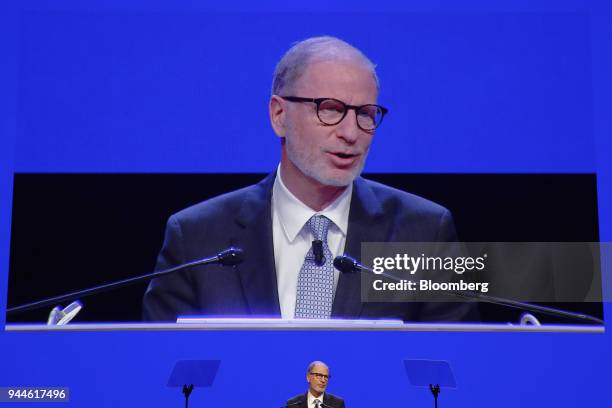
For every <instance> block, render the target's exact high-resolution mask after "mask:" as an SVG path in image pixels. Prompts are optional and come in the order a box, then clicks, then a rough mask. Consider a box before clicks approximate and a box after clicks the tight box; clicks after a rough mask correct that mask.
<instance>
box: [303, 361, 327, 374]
mask: <svg viewBox="0 0 612 408" xmlns="http://www.w3.org/2000/svg"><path fill="white" fill-rule="evenodd" d="M316 365H322V366H325V367H327V364H325V363H324V362H322V361H313V362H312V363H310V364H308V368H307V369H306V373H308V374H310V373H311V372H312V369H313V368H314V366H316ZM327 369H328V370H329V367H327Z"/></svg>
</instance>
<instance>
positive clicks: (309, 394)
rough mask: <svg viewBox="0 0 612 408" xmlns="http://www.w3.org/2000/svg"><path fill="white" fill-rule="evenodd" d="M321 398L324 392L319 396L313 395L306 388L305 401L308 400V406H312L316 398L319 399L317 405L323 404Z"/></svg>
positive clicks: (309, 407) (310, 407)
mask: <svg viewBox="0 0 612 408" xmlns="http://www.w3.org/2000/svg"><path fill="white" fill-rule="evenodd" d="M323 398H325V393H323V394H321V396H319V397H315V396H314V395H312V394H311V393H310V390H308V398H306V400H307V401H306V402H308V408H314V404H313V403H314V400H316V399H318V400H319V407H321V404H323Z"/></svg>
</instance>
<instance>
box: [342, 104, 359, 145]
mask: <svg viewBox="0 0 612 408" xmlns="http://www.w3.org/2000/svg"><path fill="white" fill-rule="evenodd" d="M336 132H337V135H338V137H340V138H342V139H344V140H345V141H346V142H347V143H348V144H353V143H355V142H356V141H357V139H359V137H360V136H361V135H362V134H363V133H364V131H363V130H361V129H360V128H359V126H357V112H356V111H355V110H354V109H350V110H349V111H348V112H347V113H346V116H345V117H344V119H342V122H340V123H338V124H337V125H336Z"/></svg>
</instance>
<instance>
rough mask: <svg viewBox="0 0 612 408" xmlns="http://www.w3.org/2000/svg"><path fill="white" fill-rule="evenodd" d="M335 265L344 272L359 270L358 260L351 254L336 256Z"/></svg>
mask: <svg viewBox="0 0 612 408" xmlns="http://www.w3.org/2000/svg"><path fill="white" fill-rule="evenodd" d="M334 267H335V268H336V269H338V270H339V271H340V272H342V273H353V272H357V270H358V268H357V261H356V260H354V259H353V258H351V257H350V256H346V255H343V256H337V257H336V258H334Z"/></svg>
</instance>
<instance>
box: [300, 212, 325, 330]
mask: <svg viewBox="0 0 612 408" xmlns="http://www.w3.org/2000/svg"><path fill="white" fill-rule="evenodd" d="M330 223H331V221H330V219H329V218H327V217H325V216H323V215H313V216H312V217H311V218H310V219H309V220H308V222H307V223H306V225H307V226H308V228H309V229H310V231H311V232H312V235H313V237H314V239H315V240H320V241H322V242H323V256H324V257H325V262H324V263H323V264H322V265H317V264H316V262H315V256H314V253H313V250H312V247H310V249H309V250H308V253H307V254H306V259H304V264H303V265H302V269H301V270H300V275H299V276H298V285H297V297H296V300H295V318H296V319H329V317H330V316H331V309H332V302H333V300H334V265H333V261H334V260H333V257H332V253H331V251H330V250H329V246H328V245H327V231H328V230H329V225H330Z"/></svg>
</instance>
